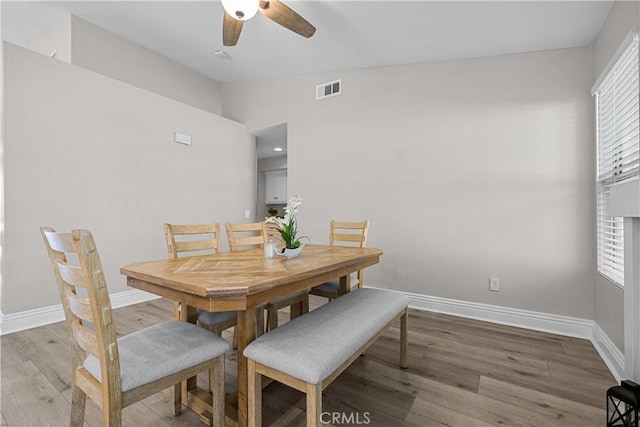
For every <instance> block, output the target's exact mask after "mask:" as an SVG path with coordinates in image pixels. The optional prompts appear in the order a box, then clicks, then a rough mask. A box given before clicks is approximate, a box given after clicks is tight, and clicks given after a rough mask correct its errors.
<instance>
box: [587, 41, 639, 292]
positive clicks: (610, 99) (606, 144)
mask: <svg viewBox="0 0 640 427" xmlns="http://www.w3.org/2000/svg"><path fill="white" fill-rule="evenodd" d="M627 40H628V41H626V42H625V43H623V45H622V46H621V48H620V49H619V51H618V52H620V51H621V54H619V55H617V59H616V60H615V62H614V63H613V65H612V66H611V67H610V68H609V70H608V71H607V72H606V73H605V74H604V75H603V76H602V77H601V78H600V79H599V81H598V83H596V86H595V90H594V94H595V96H596V123H597V146H598V166H597V172H596V174H597V178H596V179H597V201H596V204H597V207H596V209H597V246H598V272H599V273H600V274H602V275H604V276H605V277H607V278H609V279H610V280H612V281H614V282H615V283H617V284H618V285H620V286H624V230H623V220H622V218H618V217H612V216H609V196H610V193H611V186H612V185H614V184H616V183H621V182H624V181H628V180H632V179H638V176H639V174H640V160H639V157H638V155H639V148H640V144H639V136H638V135H639V133H638V121H639V120H638V115H639V111H638V104H639V96H640V95H639V86H638V35H637V33H636V34H635V35H633V36H630V37H629V38H628V39H627Z"/></svg>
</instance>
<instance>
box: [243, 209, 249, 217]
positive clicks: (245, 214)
mask: <svg viewBox="0 0 640 427" xmlns="http://www.w3.org/2000/svg"><path fill="white" fill-rule="evenodd" d="M244 217H245V218H251V210H249V209H245V210H244Z"/></svg>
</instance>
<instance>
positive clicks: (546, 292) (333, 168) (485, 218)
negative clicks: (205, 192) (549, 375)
mask: <svg viewBox="0 0 640 427" xmlns="http://www.w3.org/2000/svg"><path fill="white" fill-rule="evenodd" d="M592 69H593V64H592V51H591V48H590V47H587V48H579V49H567V50H558V51H548V52H538V53H530V54H519V55H506V56H499V57H486V58H476V59H468V60H458V61H447V62H438V63H429V64H421V65H407V66H396V67H383V68H372V69H364V70H356V71H345V72H335V73H325V74H315V75H305V76H296V77H291V78H282V79H274V80H265V81H251V82H242V83H240V84H238V83H230V84H224V85H223V87H222V94H223V115H225V116H226V117H229V118H232V119H235V120H239V121H242V122H244V123H245V124H246V126H247V129H248V130H253V129H262V128H265V127H268V126H272V125H275V124H279V123H283V122H287V123H288V172H289V179H288V187H289V191H288V192H289V194H296V193H297V194H300V195H301V196H302V197H304V199H305V203H304V204H303V206H302V208H301V212H300V215H299V219H300V229H301V232H302V233H303V234H305V235H309V236H310V237H311V240H312V241H314V242H320V243H326V241H327V237H326V236H327V230H328V227H329V221H330V220H331V219H342V220H362V219H368V220H370V221H371V229H370V246H373V247H378V248H382V249H383V250H384V252H385V255H384V257H383V259H382V262H381V264H379V265H378V266H375V267H373V268H370V269H369V270H370V271H368V272H367V275H366V279H365V280H366V283H367V284H368V285H371V286H381V287H387V288H392V289H398V290H403V291H409V292H415V293H419V294H425V295H433V296H439V297H446V298H454V299H460V300H467V301H474V302H480V303H487V304H495V305H500V306H506V307H513V308H521V309H528V310H534V311H539V312H547V313H553V314H560V315H566V316H574V317H580V318H587V319H593V316H594V297H593V272H594V265H595V242H594V240H595V239H594V226H595V225H594V212H593V206H594V170H593V165H594V161H595V160H594V150H593V105H592V101H591V97H590V94H589V89H590V87H591V84H592ZM336 78H342V83H343V94H342V95H340V96H338V97H333V98H328V99H324V100H321V101H315V100H314V88H315V85H317V84H320V83H322V82H326V81H330V80H333V79H336ZM489 277H499V278H500V279H501V286H502V290H501V291H500V292H498V293H494V292H489V290H488V288H489V286H488V279H489Z"/></svg>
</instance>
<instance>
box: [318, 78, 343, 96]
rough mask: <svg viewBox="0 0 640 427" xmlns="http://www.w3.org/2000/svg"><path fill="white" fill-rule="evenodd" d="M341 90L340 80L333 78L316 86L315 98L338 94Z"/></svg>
mask: <svg viewBox="0 0 640 427" xmlns="http://www.w3.org/2000/svg"><path fill="white" fill-rule="evenodd" d="M341 90H342V80H335V81H333V82H329V83H323V84H321V85H318V86H316V100H318V99H323V98H328V97H330V96H335V95H340V92H341Z"/></svg>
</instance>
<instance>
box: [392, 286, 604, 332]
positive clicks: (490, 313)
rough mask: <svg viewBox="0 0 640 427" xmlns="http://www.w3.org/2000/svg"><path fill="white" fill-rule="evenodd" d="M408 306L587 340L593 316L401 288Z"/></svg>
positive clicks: (591, 328) (591, 330) (591, 327)
mask: <svg viewBox="0 0 640 427" xmlns="http://www.w3.org/2000/svg"><path fill="white" fill-rule="evenodd" d="M404 294H405V295H406V296H408V297H409V299H410V300H411V302H410V307H412V308H415V309H418V310H428V311H435V312H437V313H444V314H451V315H453V316H460V317H468V318H470V319H476V320H483V321H485V322H492V323H498V324H501V325H508V326H517V327H519V328H525V329H532V330H535V331H541V332H549V333H552V334H558V335H564V336H569V337H576V338H584V339H588V340H590V339H591V337H592V336H593V320H588V319H579V318H577V317H568V316H559V315H557V314H548V313H541V312H537V311H529V310H521V309H517V308H508V307H500V306H497V305H489V304H481V303H477V302H470V301H461V300H455V299H448V298H440V297H433V296H428V295H420V294H413V293H409V292H404Z"/></svg>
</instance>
